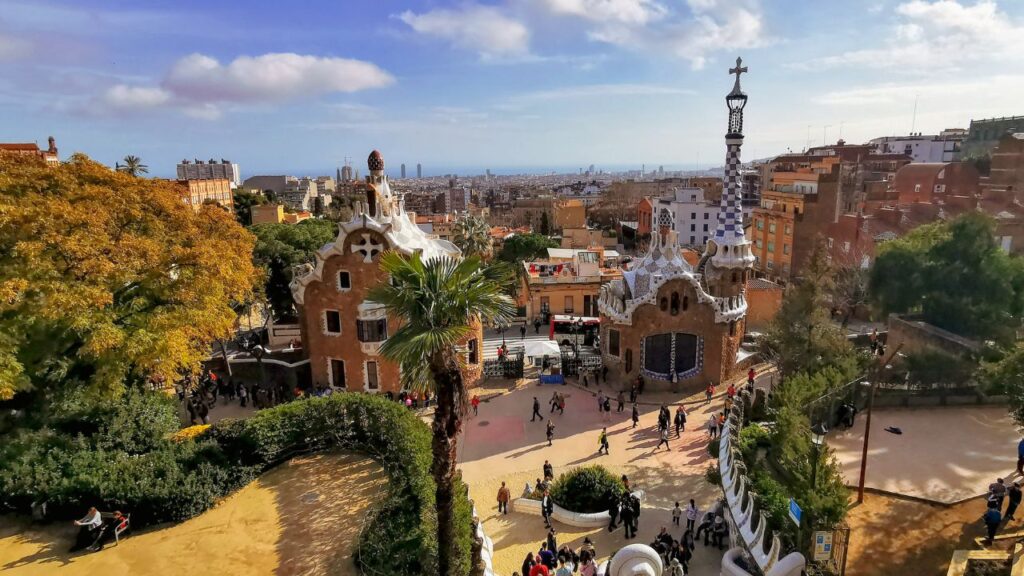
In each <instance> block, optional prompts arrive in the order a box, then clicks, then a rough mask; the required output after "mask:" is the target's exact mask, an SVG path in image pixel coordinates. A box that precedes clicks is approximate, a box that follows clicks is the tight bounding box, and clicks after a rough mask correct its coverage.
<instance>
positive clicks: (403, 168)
mask: <svg viewBox="0 0 1024 576" xmlns="http://www.w3.org/2000/svg"><path fill="white" fill-rule="evenodd" d="M402 178H403V179H405V164H402Z"/></svg>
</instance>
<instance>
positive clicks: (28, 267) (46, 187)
mask: <svg viewBox="0 0 1024 576" xmlns="http://www.w3.org/2000/svg"><path fill="white" fill-rule="evenodd" d="M253 243H254V239H253V237H252V235H251V234H249V233H248V232H247V231H246V230H245V229H244V228H242V227H241V226H239V225H238V223H236V222H235V221H234V219H233V218H232V217H231V215H230V214H228V213H226V212H225V211H224V210H222V209H220V208H214V207H210V206H201V207H200V208H199V210H198V211H194V210H193V209H192V208H190V207H189V206H187V205H185V204H184V203H183V202H182V201H181V196H180V191H179V189H178V187H177V186H176V185H175V184H174V183H171V182H167V181H160V180H149V179H142V178H133V177H131V176H129V175H128V174H127V173H121V172H116V171H112V170H110V169H109V168H107V167H106V166H103V165H101V164H98V163H96V162H93V161H92V160H90V159H89V158H87V157H86V156H84V155H80V154H76V155H74V156H72V157H71V159H70V160H69V161H68V162H66V163H63V164H61V165H60V166H47V165H46V164H45V163H44V162H42V161H41V160H39V161H35V160H30V159H25V158H20V157H11V156H9V155H3V154H0V400H6V399H11V398H12V397H14V396H15V394H16V393H18V392H25V401H31V400H32V399H33V398H34V399H39V400H40V401H42V400H45V399H46V398H48V397H50V396H52V395H53V394H52V392H53V391H54V390H55V389H60V388H64V387H75V388H83V389H87V390H89V391H90V392H92V393H94V394H95V395H97V396H103V397H111V396H116V395H118V394H120V393H121V392H122V391H123V390H124V388H125V385H126V383H137V382H142V381H144V380H145V379H147V378H151V377H163V378H165V379H166V380H167V381H172V380H174V379H175V378H177V377H178V376H179V375H180V373H182V372H186V371H192V370H195V369H196V367H197V366H198V365H199V363H200V361H202V360H203V359H205V358H206V357H207V356H208V355H209V351H210V347H211V345H212V344H213V342H214V341H216V340H217V339H218V338H226V337H229V336H230V335H231V333H232V329H233V325H234V322H235V319H236V315H235V311H234V310H233V309H232V304H233V303H235V302H244V301H247V300H249V299H250V298H251V296H252V292H253V289H254V287H255V285H256V282H257V279H258V277H259V275H258V273H257V271H256V269H255V268H254V267H253V265H252V260H251V257H250V254H251V253H252V249H253Z"/></svg>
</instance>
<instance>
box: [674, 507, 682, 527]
mask: <svg viewBox="0 0 1024 576" xmlns="http://www.w3.org/2000/svg"><path fill="white" fill-rule="evenodd" d="M682 517H683V509H682V508H680V507H679V502H676V507H675V508H673V509H672V525H673V526H679V519H680V518H682Z"/></svg>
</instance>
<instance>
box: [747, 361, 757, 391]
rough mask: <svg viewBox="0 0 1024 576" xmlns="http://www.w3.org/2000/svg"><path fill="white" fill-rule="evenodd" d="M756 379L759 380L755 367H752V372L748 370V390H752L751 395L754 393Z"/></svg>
mask: <svg viewBox="0 0 1024 576" xmlns="http://www.w3.org/2000/svg"><path fill="white" fill-rule="evenodd" d="M755 378H757V372H755V371H754V367H753V366H751V367H750V370H747V390H750V393H751V394H753V393H754V379H755Z"/></svg>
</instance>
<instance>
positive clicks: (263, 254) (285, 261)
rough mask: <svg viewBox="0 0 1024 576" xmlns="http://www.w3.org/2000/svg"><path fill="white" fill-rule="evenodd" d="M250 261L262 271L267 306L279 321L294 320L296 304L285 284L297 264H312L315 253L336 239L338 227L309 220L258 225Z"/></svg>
mask: <svg viewBox="0 0 1024 576" xmlns="http://www.w3.org/2000/svg"><path fill="white" fill-rule="evenodd" d="M250 230H252V233H253V234H255V235H256V247H255V249H254V251H253V252H252V259H253V261H254V262H255V263H256V264H257V265H258V266H261V267H262V268H263V269H264V270H265V277H266V285H265V287H264V290H265V292H266V296H267V302H268V303H269V304H270V309H271V310H272V311H273V313H274V317H275V318H277V319H279V320H292V319H294V318H295V303H294V300H293V299H292V292H291V289H290V288H289V287H288V283H289V282H291V281H292V270H293V268H294V267H295V266H297V265H299V264H304V263H307V262H313V261H314V259H315V257H314V255H315V254H316V251H317V250H319V249H320V248H322V247H323V246H324V245H325V244H328V243H329V242H333V241H334V239H335V238H337V236H338V226H337V224H335V223H333V222H330V221H328V220H317V219H313V218H311V219H308V220H303V221H302V222H299V223H298V224H257V225H255V226H253V227H252V228H250Z"/></svg>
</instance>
